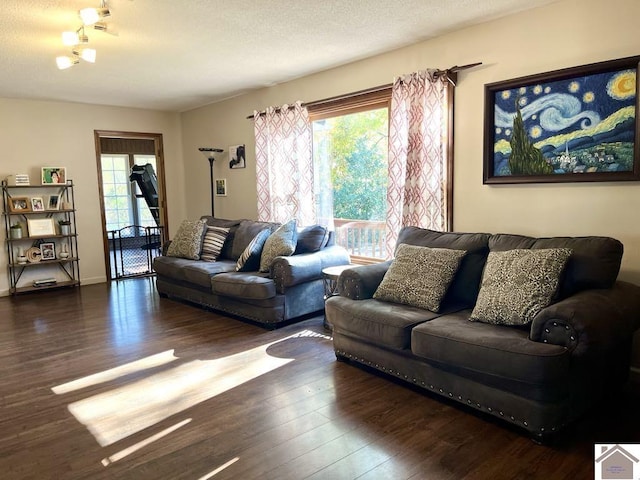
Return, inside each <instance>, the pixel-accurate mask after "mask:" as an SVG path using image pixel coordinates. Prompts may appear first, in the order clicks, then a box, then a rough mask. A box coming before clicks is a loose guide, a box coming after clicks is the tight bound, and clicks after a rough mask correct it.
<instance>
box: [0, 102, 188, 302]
mask: <svg viewBox="0 0 640 480" xmlns="http://www.w3.org/2000/svg"><path fill="white" fill-rule="evenodd" d="M94 130H118V131H132V132H152V133H161V134H163V140H164V147H165V169H166V176H167V183H168V185H167V197H168V213H169V223H170V225H175V224H176V223H179V221H180V220H181V219H182V218H184V216H185V212H186V210H185V204H184V195H183V190H184V188H183V187H184V174H183V168H182V159H181V155H182V151H181V148H182V145H181V142H180V128H179V115H178V114H175V113H172V114H169V113H161V112H152V111H145V110H138V109H127V108H116V107H104V106H97V105H83V104H76V103H64V102H42V101H30V100H15V99H6V98H0V145H2V150H3V152H2V156H0V178H5V177H6V176H7V175H8V174H11V173H28V174H29V175H30V177H31V181H32V182H37V181H38V179H39V172H40V170H39V169H40V167H42V166H64V167H66V168H67V177H68V178H71V179H73V181H74V184H75V185H76V188H75V193H76V208H77V223H78V235H79V236H78V248H79V256H80V277H81V280H82V282H83V283H96V282H104V281H105V280H106V272H105V264H104V257H103V243H102V229H101V223H100V202H99V196H98V180H97V166H96V153H95V145H94V136H93V132H94ZM174 230H175V229H174ZM0 237H1V238H3V239H4V238H5V233H4V231H3V232H2V233H0ZM3 243H4V242H3ZM6 262H7V258H6V250H5V248H4V246H3V248H2V251H1V252H0V265H6ZM8 288H9V286H8V280H7V275H6V274H3V275H0V295H6V294H7V292H8Z"/></svg>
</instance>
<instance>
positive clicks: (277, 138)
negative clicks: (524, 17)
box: [254, 102, 315, 225]
mask: <svg viewBox="0 0 640 480" xmlns="http://www.w3.org/2000/svg"><path fill="white" fill-rule="evenodd" d="M254 122H255V123H254V130H255V137H256V181H257V182H256V183H257V190H258V220H260V221H268V222H280V223H285V222H287V221H289V220H291V219H292V218H295V219H296V220H297V222H298V225H311V224H313V223H314V220H315V206H314V195H313V159H312V135H311V123H310V122H309V114H308V112H307V109H306V108H304V107H303V106H302V105H301V103H300V102H296V103H295V104H293V105H283V106H281V107H269V108H267V109H266V111H265V112H264V113H259V112H254Z"/></svg>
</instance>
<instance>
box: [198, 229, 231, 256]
mask: <svg viewBox="0 0 640 480" xmlns="http://www.w3.org/2000/svg"><path fill="white" fill-rule="evenodd" d="M227 235H229V229H228V228H223V227H211V226H207V229H206V232H205V234H204V240H203V242H202V253H201V254H200V259H201V260H204V261H205V262H215V261H216V260H217V259H218V257H219V256H220V253H221V252H222V247H223V246H224V241H225V240H226V239H227Z"/></svg>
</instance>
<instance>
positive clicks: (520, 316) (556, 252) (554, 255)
mask: <svg viewBox="0 0 640 480" xmlns="http://www.w3.org/2000/svg"><path fill="white" fill-rule="evenodd" d="M570 256H571V250H570V249H568V248H549V249H534V250H529V249H515V250H506V251H503V252H490V253H489V257H488V258H487V265H486V266H485V268H484V273H483V275H482V283H481V285H480V293H479V294H478V300H477V302H476V305H475V307H474V309H473V312H471V320H477V321H480V322H485V323H492V324H496V325H527V324H528V323H530V322H531V321H532V320H533V318H534V317H535V316H536V315H537V314H538V312H540V310H542V309H543V308H544V307H546V306H548V305H549V304H550V303H551V301H552V300H553V297H554V295H555V293H556V291H557V290H558V285H559V284H560V276H561V274H562V272H563V270H564V267H565V265H566V264H567V261H568V260H569V257H570Z"/></svg>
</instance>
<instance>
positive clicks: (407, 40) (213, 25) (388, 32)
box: [0, 0, 557, 111]
mask: <svg viewBox="0 0 640 480" xmlns="http://www.w3.org/2000/svg"><path fill="white" fill-rule="evenodd" d="M554 1H557V0H404V1H403V2H399V1H395V0H387V1H384V0H323V1H318V0H297V1H293V0H291V1H282V0H280V1H277V0H225V1H222V0H182V1H175V0H174V1H168V0H156V1H153V2H152V1H150V0H112V1H110V2H108V5H109V6H110V8H111V11H112V15H111V17H110V19H109V24H110V25H111V27H110V28H115V31H116V33H117V34H118V35H117V36H114V35H111V34H108V33H103V32H96V31H92V30H87V33H88V35H89V43H90V46H92V47H94V48H96V49H97V52H98V57H97V61H96V63H95V64H89V63H84V62H81V63H80V64H79V65H76V66H75V67H73V68H70V69H67V70H58V69H57V67H56V64H55V57H56V56H57V55H65V54H67V53H68V52H69V50H70V49H69V48H68V47H65V46H63V45H62V42H61V37H60V34H61V32H62V31H63V30H75V29H76V28H78V27H79V25H80V22H79V21H78V17H77V11H78V10H79V9H80V8H84V7H98V6H99V5H100V2H99V0H2V9H1V12H2V14H1V15H0V71H1V72H2V73H1V74H0V97H13V98H31V99H41V100H62V101H72V102H82V103H94V104H103V105H116V106H127V107H138V108H147V109H155V110H167V111H184V110H189V109H191V108H194V107H198V106H201V105H205V104H208V103H211V102H215V101H219V100H222V99H224V98H229V97H232V96H234V95H238V94H240V93H242V92H246V91H247V90H250V89H255V88H260V87H264V86H268V85H273V84H276V83H281V82H284V81H287V80H291V79H293V78H297V77H301V76H304V75H308V74H311V73H314V72H318V71H321V70H326V69H328V68H332V67H335V66H338V65H342V64H345V63H349V62H352V61H355V60H359V59H362V58H366V57H369V56H372V55H376V54H379V53H382V52H385V51H389V50H393V49H396V48H399V47H402V46H405V45H409V44H412V43H416V42H418V41H421V40H425V39H428V38H431V37H434V36H438V35H441V34H442V33H444V32H448V31H451V30H455V29H456V28H461V27H463V26H468V25H472V24H474V23H480V22H484V21H487V20H490V19H492V18H496V17H500V16H504V15H507V14H510V13H513V12H516V11H520V10H525V9H528V8H534V7H537V6H541V5H545V4H548V3H553V2H554ZM480 60H481V59H480Z"/></svg>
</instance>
